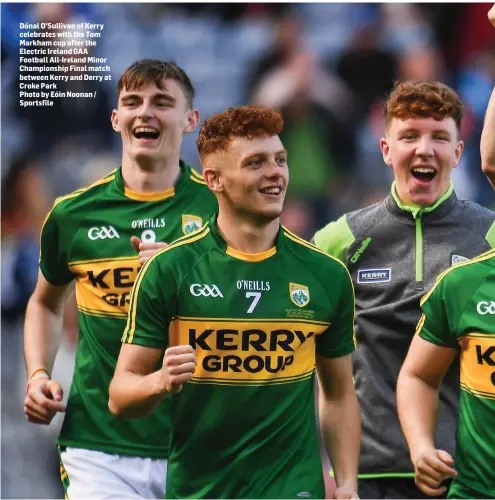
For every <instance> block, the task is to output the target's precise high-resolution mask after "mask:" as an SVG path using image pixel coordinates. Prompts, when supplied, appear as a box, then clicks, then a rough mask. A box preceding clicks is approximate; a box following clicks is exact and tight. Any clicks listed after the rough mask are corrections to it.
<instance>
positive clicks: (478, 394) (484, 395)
mask: <svg viewBox="0 0 495 500" xmlns="http://www.w3.org/2000/svg"><path fill="white" fill-rule="evenodd" d="M461 389H462V390H464V391H466V392H469V394H472V395H473V396H476V397H477V398H484V399H494V400H495V394H493V393H489V392H480V391H476V390H474V389H472V388H471V387H468V386H467V385H465V384H463V383H461Z"/></svg>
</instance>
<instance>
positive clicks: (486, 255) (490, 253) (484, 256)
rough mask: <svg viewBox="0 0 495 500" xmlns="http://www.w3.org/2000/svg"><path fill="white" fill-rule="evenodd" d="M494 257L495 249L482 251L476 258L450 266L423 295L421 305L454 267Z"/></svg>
mask: <svg viewBox="0 0 495 500" xmlns="http://www.w3.org/2000/svg"><path fill="white" fill-rule="evenodd" d="M492 257H495V249H493V250H488V252H485V253H482V254H481V255H478V257H475V258H473V259H471V260H468V261H465V262H460V263H459V264H456V265H455V266H452V267H449V268H448V269H446V270H445V271H444V272H443V273H441V274H439V275H438V277H437V279H436V281H435V284H434V285H433V287H432V288H431V290H430V291H429V292H428V293H426V294H425V295H423V297H422V298H421V301H420V305H421V306H422V305H423V304H424V303H425V302H426V301H427V300H428V299H429V298H430V295H431V294H432V293H433V291H434V290H435V288H436V287H437V286H438V285H439V284H440V282H441V281H442V279H443V278H444V277H445V276H447V274H449V273H450V272H451V271H453V270H454V269H458V268H459V267H464V266H470V265H471V264H475V263H477V262H483V261H485V260H488V259H491V258H492Z"/></svg>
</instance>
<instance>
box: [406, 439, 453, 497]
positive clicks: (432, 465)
mask: <svg viewBox="0 0 495 500" xmlns="http://www.w3.org/2000/svg"><path fill="white" fill-rule="evenodd" d="M453 464H454V459H453V458H452V457H451V456H450V455H449V454H448V453H447V452H446V451H443V450H435V449H433V448H429V449H427V450H425V451H423V452H422V453H421V454H420V455H418V457H417V458H416V460H415V461H414V472H415V478H414V482H415V483H416V486H417V487H418V488H419V489H420V490H421V491H422V492H423V493H425V494H426V495H429V496H440V495H441V494H443V493H445V491H446V490H447V488H446V487H445V486H441V484H442V482H443V481H444V480H445V479H448V478H450V477H454V476H456V475H457V472H456V471H455V470H454V469H453V468H452V467H451V465H453Z"/></svg>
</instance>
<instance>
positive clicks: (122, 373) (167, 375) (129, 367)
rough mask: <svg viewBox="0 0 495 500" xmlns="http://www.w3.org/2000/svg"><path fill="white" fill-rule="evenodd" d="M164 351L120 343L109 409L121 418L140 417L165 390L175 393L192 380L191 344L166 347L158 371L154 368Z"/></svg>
mask: <svg viewBox="0 0 495 500" xmlns="http://www.w3.org/2000/svg"><path fill="white" fill-rule="evenodd" d="M162 353H163V350H162V349H157V348H151V347H144V346H140V345H136V344H123V345H122V348H121V350H120V354H119V359H118V361H117V367H116V369H115V374H114V377H113V380H112V382H111V384H110V400H109V402H108V408H109V409H110V411H111V412H112V413H113V414H114V415H116V416H118V417H121V418H135V417H142V416H144V415H147V414H149V413H151V412H152V411H153V409H154V408H155V406H156V405H157V404H158V403H159V402H160V401H161V400H162V399H163V398H164V396H165V395H166V394H168V393H172V394H176V393H178V392H180V391H181V390H182V386H183V385H184V383H185V382H187V381H188V380H191V379H192V377H193V374H194V370H195V369H196V355H195V353H194V349H193V348H192V347H191V346H190V345H179V346H174V347H169V348H168V349H167V350H166V351H165V355H164V357H163V363H162V367H161V369H160V370H157V371H155V367H156V365H157V363H158V361H159V359H160V356H161V355H162Z"/></svg>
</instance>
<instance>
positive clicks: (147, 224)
mask: <svg viewBox="0 0 495 500" xmlns="http://www.w3.org/2000/svg"><path fill="white" fill-rule="evenodd" d="M155 227H165V219H140V220H133V221H132V229H148V228H155Z"/></svg>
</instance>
